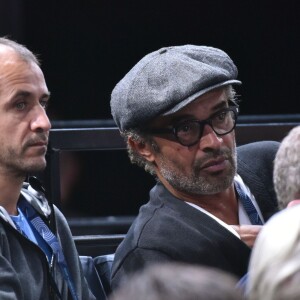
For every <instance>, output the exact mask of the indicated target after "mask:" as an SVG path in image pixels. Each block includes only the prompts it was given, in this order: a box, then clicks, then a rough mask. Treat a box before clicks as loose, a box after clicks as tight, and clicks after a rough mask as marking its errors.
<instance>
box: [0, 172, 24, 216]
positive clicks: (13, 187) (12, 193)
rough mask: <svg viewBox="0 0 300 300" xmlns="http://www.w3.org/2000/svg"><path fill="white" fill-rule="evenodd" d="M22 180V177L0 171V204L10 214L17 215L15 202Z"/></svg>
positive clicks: (17, 198)
mask: <svg viewBox="0 0 300 300" xmlns="http://www.w3.org/2000/svg"><path fill="white" fill-rule="evenodd" d="M23 180H24V178H23V177H16V176H8V175H7V174H4V175H3V174H1V173H0V205H1V206H3V207H4V208H5V209H6V211H7V212H8V213H9V214H10V215H17V203H18V200H19V197H20V191H21V188H22V184H23Z"/></svg>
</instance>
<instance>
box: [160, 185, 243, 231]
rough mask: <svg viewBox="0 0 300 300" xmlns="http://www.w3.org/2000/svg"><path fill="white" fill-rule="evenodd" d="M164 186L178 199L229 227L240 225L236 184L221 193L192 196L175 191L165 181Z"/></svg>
mask: <svg viewBox="0 0 300 300" xmlns="http://www.w3.org/2000/svg"><path fill="white" fill-rule="evenodd" d="M163 184H164V186H165V187H166V188H167V189H168V190H169V192H171V193H172V194H173V195H174V196H175V197H176V198H178V199H181V200H183V201H186V202H190V203H193V204H195V205H197V206H199V207H201V208H203V209H205V210H206V211H208V212H209V213H211V214H212V215H214V216H216V217H217V218H219V219H220V220H222V221H223V222H225V223H226V224H228V225H238V224H239V217H238V209H239V207H238V200H237V197H236V194H235V189H234V184H232V185H231V186H230V187H229V188H227V189H226V190H224V191H222V192H220V193H216V194H211V195H191V194H187V193H184V192H181V191H178V190H175V189H174V188H173V187H172V186H170V185H169V184H168V183H167V182H165V181H164V182H163Z"/></svg>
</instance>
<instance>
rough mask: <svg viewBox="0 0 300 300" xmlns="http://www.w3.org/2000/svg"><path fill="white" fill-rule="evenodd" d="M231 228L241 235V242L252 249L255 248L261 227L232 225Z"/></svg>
mask: <svg viewBox="0 0 300 300" xmlns="http://www.w3.org/2000/svg"><path fill="white" fill-rule="evenodd" d="M231 227H232V228H233V229H234V230H235V231H236V232H237V233H238V234H239V236H240V237H241V240H242V241H243V242H244V243H245V244H247V245H248V246H249V247H250V248H252V247H253V245H254V242H255V239H256V237H257V235H258V233H259V232H260V230H261V229H262V226H261V225H231Z"/></svg>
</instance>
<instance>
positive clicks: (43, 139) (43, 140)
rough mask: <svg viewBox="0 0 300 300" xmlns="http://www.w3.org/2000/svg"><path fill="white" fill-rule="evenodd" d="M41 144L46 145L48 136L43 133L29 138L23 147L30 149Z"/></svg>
mask: <svg viewBox="0 0 300 300" xmlns="http://www.w3.org/2000/svg"><path fill="white" fill-rule="evenodd" d="M39 143H43V144H46V145H48V134H45V133H39V134H37V135H36V136H34V137H31V138H29V139H28V140H27V141H26V142H25V143H24V147H30V146H33V145H35V144H39Z"/></svg>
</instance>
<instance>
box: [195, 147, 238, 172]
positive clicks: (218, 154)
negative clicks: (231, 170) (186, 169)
mask: <svg viewBox="0 0 300 300" xmlns="http://www.w3.org/2000/svg"><path fill="white" fill-rule="evenodd" d="M232 156H233V152H232V150H231V149H228V148H227V149H216V150H215V149H214V150H211V151H210V152H207V153H206V155H205V156H204V157H201V158H199V159H197V160H196V161H195V163H194V168H195V170H198V171H199V170H200V169H201V168H202V167H203V166H204V165H205V164H206V163H207V162H208V161H210V160H213V159H220V158H222V159H225V160H229V161H232V160H233V158H232Z"/></svg>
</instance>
